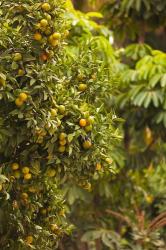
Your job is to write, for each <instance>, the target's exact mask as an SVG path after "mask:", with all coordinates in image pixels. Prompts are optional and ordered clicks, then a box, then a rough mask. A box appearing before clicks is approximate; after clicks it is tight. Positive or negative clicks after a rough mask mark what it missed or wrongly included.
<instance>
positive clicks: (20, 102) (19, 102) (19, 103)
mask: <svg viewBox="0 0 166 250" xmlns="http://www.w3.org/2000/svg"><path fill="white" fill-rule="evenodd" d="M15 104H16V106H17V107H21V106H22V105H23V104H24V102H23V101H22V100H21V99H20V98H17V99H16V100H15Z"/></svg>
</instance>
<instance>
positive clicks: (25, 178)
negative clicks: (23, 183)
mask: <svg viewBox="0 0 166 250" xmlns="http://www.w3.org/2000/svg"><path fill="white" fill-rule="evenodd" d="M31 178H32V174H31V173H28V174H25V175H24V180H30V179H31Z"/></svg>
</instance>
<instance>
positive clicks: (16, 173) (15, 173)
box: [13, 170, 21, 179]
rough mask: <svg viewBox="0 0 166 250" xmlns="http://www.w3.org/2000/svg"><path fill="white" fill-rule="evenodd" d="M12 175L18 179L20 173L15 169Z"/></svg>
mask: <svg viewBox="0 0 166 250" xmlns="http://www.w3.org/2000/svg"><path fill="white" fill-rule="evenodd" d="M13 175H14V177H15V178H16V179H20V177H21V173H20V171H18V170H16V171H15V172H14V174H13Z"/></svg>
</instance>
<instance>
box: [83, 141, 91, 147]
mask: <svg viewBox="0 0 166 250" xmlns="http://www.w3.org/2000/svg"><path fill="white" fill-rule="evenodd" d="M91 147H92V143H91V141H89V140H86V141H84V142H83V148H84V149H89V148H91Z"/></svg>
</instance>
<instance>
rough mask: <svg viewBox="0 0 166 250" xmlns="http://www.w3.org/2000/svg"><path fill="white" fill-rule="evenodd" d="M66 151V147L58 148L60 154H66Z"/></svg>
mask: <svg viewBox="0 0 166 250" xmlns="http://www.w3.org/2000/svg"><path fill="white" fill-rule="evenodd" d="M65 150H66V148H65V146H60V147H59V148H58V151H59V152H60V153H64V152H65Z"/></svg>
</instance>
